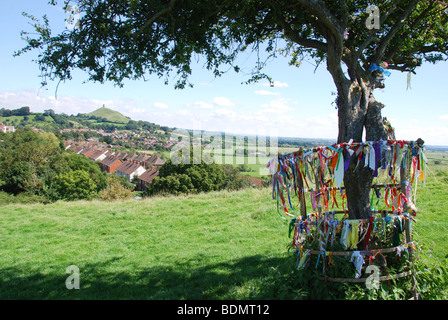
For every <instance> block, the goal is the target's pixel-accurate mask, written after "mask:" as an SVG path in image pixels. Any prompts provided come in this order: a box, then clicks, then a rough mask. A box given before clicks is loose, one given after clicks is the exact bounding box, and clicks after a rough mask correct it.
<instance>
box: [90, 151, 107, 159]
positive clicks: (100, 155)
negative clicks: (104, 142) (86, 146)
mask: <svg viewBox="0 0 448 320" xmlns="http://www.w3.org/2000/svg"><path fill="white" fill-rule="evenodd" d="M88 158H89V159H90V160H93V161H101V160H103V159H104V158H106V151H105V150H96V151H94V152H93V153H92V154H91V155H89V156H88Z"/></svg>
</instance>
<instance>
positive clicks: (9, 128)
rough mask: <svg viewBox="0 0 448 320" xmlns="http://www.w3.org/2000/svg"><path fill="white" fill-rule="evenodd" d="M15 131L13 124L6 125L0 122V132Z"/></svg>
mask: <svg viewBox="0 0 448 320" xmlns="http://www.w3.org/2000/svg"><path fill="white" fill-rule="evenodd" d="M15 131H16V129H15V128H14V126H7V125H4V124H3V123H1V122H0V132H4V133H10V132H15Z"/></svg>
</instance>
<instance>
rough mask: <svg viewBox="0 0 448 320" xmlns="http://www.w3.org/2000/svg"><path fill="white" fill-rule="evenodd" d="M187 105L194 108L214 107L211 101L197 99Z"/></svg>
mask: <svg viewBox="0 0 448 320" xmlns="http://www.w3.org/2000/svg"><path fill="white" fill-rule="evenodd" d="M187 107H189V108H194V109H213V105H212V104H211V103H207V102H204V101H196V102H193V103H191V104H187Z"/></svg>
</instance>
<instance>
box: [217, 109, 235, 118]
mask: <svg viewBox="0 0 448 320" xmlns="http://www.w3.org/2000/svg"><path fill="white" fill-rule="evenodd" d="M211 116H212V117H232V118H234V117H236V116H237V115H236V113H235V112H233V111H232V110H229V109H216V111H215V112H214V113H212V114H211Z"/></svg>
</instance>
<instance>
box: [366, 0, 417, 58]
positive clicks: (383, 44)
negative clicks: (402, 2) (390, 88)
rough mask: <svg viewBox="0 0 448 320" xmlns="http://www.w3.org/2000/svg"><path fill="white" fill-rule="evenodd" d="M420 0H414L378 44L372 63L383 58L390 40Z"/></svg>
mask: <svg viewBox="0 0 448 320" xmlns="http://www.w3.org/2000/svg"><path fill="white" fill-rule="evenodd" d="M418 3H419V0H412V1H411V2H410V3H409V5H408V6H407V7H406V9H405V10H404V11H403V13H402V14H401V16H400V17H399V20H398V22H397V23H396V24H395V25H394V26H393V27H392V28H391V29H390V31H389V33H388V34H387V35H386V36H385V37H384V38H383V39H382V40H381V43H380V45H379V46H378V48H377V50H376V53H375V55H374V56H373V59H372V61H371V62H372V63H376V64H379V63H380V60H381V59H382V57H383V55H384V52H385V51H386V49H387V46H388V45H389V43H390V41H391V40H392V39H393V38H394V37H395V35H396V33H397V32H398V31H399V30H400V29H401V28H402V27H403V25H404V23H405V21H406V19H407V18H408V17H409V15H410V14H411V12H412V10H413V9H415V7H416V6H417V4H418Z"/></svg>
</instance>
